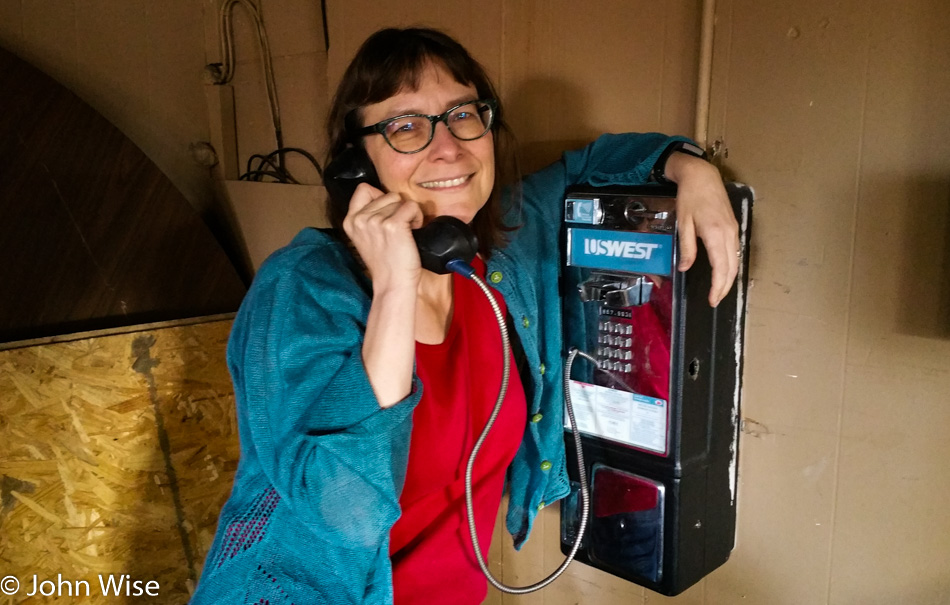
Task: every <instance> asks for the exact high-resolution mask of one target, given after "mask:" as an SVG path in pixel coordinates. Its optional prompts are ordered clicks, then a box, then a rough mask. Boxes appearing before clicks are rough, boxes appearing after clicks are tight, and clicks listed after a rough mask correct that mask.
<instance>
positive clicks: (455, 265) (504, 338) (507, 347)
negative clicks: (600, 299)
mask: <svg viewBox="0 0 950 605" xmlns="http://www.w3.org/2000/svg"><path fill="white" fill-rule="evenodd" d="M446 268H448V269H451V270H452V271H454V272H456V273H458V274H459V275H462V276H463V277H467V278H469V279H471V280H472V281H474V282H475V283H476V284H478V287H479V288H480V289H481V291H482V292H483V293H484V294H485V297H486V298H487V299H488V302H489V304H491V308H492V310H493V311H494V312H495V319H496V320H497V321H498V329H499V330H500V332H501V344H502V354H503V355H504V357H503V359H504V365H503V369H502V374H501V387H500V388H499V391H498V398H497V399H496V400H495V408H494V409H493V410H492V413H491V416H490V417H489V418H488V422H487V423H486V424H485V428H484V429H483V430H482V434H481V435H480V436H479V437H478V441H476V442H475V447H474V448H472V453H471V455H470V456H469V458H468V465H467V466H466V467H465V511H466V516H467V519H468V531H469V534H470V535H471V538H472V545H473V546H474V547H475V558H476V559H477V560H478V566H479V567H481V569H482V573H483V574H484V575H485V577H486V578H487V579H488V581H489V582H490V583H491V585H492V586H494V587H495V588H497V589H498V590H500V591H502V592H507V593H509V594H527V593H529V592H534V591H536V590H540V589H542V588H544V587H545V586H547V585H548V584H550V583H551V582H553V581H554V580H556V579H557V578H558V576H560V575H561V574H562V573H564V570H565V569H567V566H568V565H570V564H571V561H573V560H574V555H575V554H577V549H578V548H579V547H580V545H581V540H582V539H583V537H584V530H585V529H586V528H587V519H588V513H589V510H590V494H589V491H588V486H587V473H586V471H585V468H584V456H583V454H582V451H581V435H580V432H579V431H578V430H577V421H576V420H575V418H574V407H573V405H572V403H571V392H570V370H571V365H572V364H573V363H574V358H575V357H576V356H577V355H581V356H582V357H585V358H586V359H589V360H590V361H592V362H594V363H595V364H596V363H597V362H596V360H595V359H594V358H593V357H591V356H590V355H588V354H587V353H583V352H581V351H578V350H577V349H572V350H571V353H570V355H569V356H568V358H567V362H566V364H565V371H564V398H565V401H566V402H567V415H568V417H569V418H570V420H571V432H572V433H573V435H574V444H575V446H576V448H577V466H578V473H579V475H580V483H581V522H580V526H579V527H578V530H577V538H575V540H574V545H573V546H572V547H571V552H570V553H569V554H568V555H567V558H566V559H564V562H563V563H561V566H560V567H558V568H557V569H556V570H555V571H554V573H552V574H551V575H549V576H548V577H547V578H545V579H543V580H541V581H540V582H536V583H535V584H531V585H530V586H524V587H517V586H508V585H507V584H502V583H501V582H499V581H498V580H496V579H495V577H494V576H493V575H492V574H491V571H489V570H488V565H486V564H485V560H484V559H483V558H482V550H481V547H480V546H479V544H478V534H477V532H476V531H475V508H474V505H473V504H472V469H473V468H474V467H475V459H476V457H477V456H478V451H479V450H480V449H481V447H482V444H483V443H484V442H485V439H486V438H487V437H488V432H489V431H491V428H492V425H493V424H494V423H495V419H496V418H497V417H498V413H499V412H500V411H501V404H502V402H503V401H504V400H505V393H507V392H508V378H509V376H510V372H511V362H510V357H511V343H510V341H509V339H508V326H507V325H506V324H505V318H504V316H503V315H502V313H501V308H500V307H499V306H498V302H497V301H496V300H495V297H494V296H492V294H491V291H490V290H489V289H488V285H487V284H486V283H485V282H484V281H483V280H482V279H481V278H480V277H479V276H478V275H476V274H475V270H474V269H473V268H472V267H471V266H470V265H468V264H467V263H464V262H462V261H455V260H453V261H449V262H448V263H447V264H446Z"/></svg>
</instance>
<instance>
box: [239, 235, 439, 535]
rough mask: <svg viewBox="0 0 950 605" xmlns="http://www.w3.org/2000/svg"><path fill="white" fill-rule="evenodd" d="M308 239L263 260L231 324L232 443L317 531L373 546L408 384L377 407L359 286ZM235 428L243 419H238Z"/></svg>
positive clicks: (401, 466) (398, 478)
mask: <svg viewBox="0 0 950 605" xmlns="http://www.w3.org/2000/svg"><path fill="white" fill-rule="evenodd" d="M315 251H316V252H319V249H318V248H313V247H302V248H297V249H290V250H288V251H285V252H284V253H283V254H282V256H281V257H280V258H276V259H271V261H269V263H268V264H265V266H264V267H262V270H261V272H260V273H259V274H258V276H257V279H255V282H254V284H253V286H252V288H251V291H250V292H249V294H248V296H247V298H246V299H245V302H244V304H243V305H242V308H241V311H240V312H239V314H238V318H237V319H236V320H235V326H234V329H233V331H232V336H231V341H230V343H229V346H228V358H229V367H230V369H231V372H232V376H233V378H234V383H235V393H236V396H237V399H238V402H237V403H238V411H239V414H240V415H242V416H243V417H244V422H246V430H242V435H241V437H242V441H244V440H245V439H249V441H250V443H247V444H245V443H242V449H243V450H245V451H247V450H248V448H253V451H254V454H255V456H256V457H257V459H258V460H259V462H260V465H261V467H262V469H263V472H264V473H265V474H266V475H267V477H268V479H269V480H270V482H271V483H272V484H273V486H274V487H275V488H276V489H277V491H278V492H279V493H280V495H281V497H282V501H283V502H286V503H287V504H288V505H289V506H290V507H291V509H292V510H293V512H294V514H295V516H296V517H297V518H298V520H299V521H300V522H301V523H303V524H304V525H305V526H307V527H308V528H310V529H311V530H312V531H313V533H314V535H316V536H318V537H319V538H320V539H321V540H323V541H325V542H328V543H331V544H337V545H340V546H344V547H347V548H366V549H373V550H375V549H378V548H379V547H380V546H381V545H383V544H385V543H386V539H387V538H388V534H389V530H390V528H391V526H392V524H393V523H394V522H395V521H396V519H397V518H398V516H399V504H398V494H399V492H400V490H401V489H402V485H403V482H404V479H405V468H406V461H407V457H408V444H409V432H410V428H411V413H412V410H413V408H414V406H415V405H416V403H418V401H419V398H420V396H421V387H419V385H418V384H416V383H414V386H413V392H412V393H411V394H410V395H409V396H408V397H406V399H405V400H403V401H401V402H399V403H398V404H396V405H395V406H393V407H391V408H386V409H383V408H380V407H379V404H378V402H377V400H376V397H375V396H374V394H373V390H372V387H371V386H370V384H369V379H368V378H367V375H366V371H365V369H364V367H363V362H362V355H361V348H362V341H363V333H364V330H365V321H366V316H367V313H368V310H369V297H368V295H367V294H366V293H365V292H364V291H363V290H362V289H361V288H360V287H358V279H357V277H356V276H354V275H352V274H349V273H348V271H346V270H345V265H344V264H343V263H340V262H338V260H339V259H338V258H337V257H336V256H334V255H332V254H331V255H328V254H320V253H315ZM242 429H244V427H242Z"/></svg>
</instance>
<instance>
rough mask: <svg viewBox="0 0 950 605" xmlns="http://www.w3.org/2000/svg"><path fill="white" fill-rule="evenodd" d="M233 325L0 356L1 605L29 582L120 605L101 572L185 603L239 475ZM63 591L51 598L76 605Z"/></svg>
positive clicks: (165, 330) (159, 330)
mask: <svg viewBox="0 0 950 605" xmlns="http://www.w3.org/2000/svg"><path fill="white" fill-rule="evenodd" d="M230 326H231V322H230V321H228V320H222V321H212V322H208V323H197V324H192V325H187V326H170V327H154V328H151V329H148V330H146V331H132V332H129V333H125V334H113V335H108V336H102V337H95V336H91V337H86V338H82V339H79V340H74V341H68V342H57V343H51V344H40V345H35V346H32V347H24V348H18V349H11V350H6V351H0V500H2V504H0V563H2V566H3V571H4V575H13V576H15V577H17V578H18V579H19V580H20V582H21V591H20V593H19V594H18V595H17V596H15V597H14V598H13V600H12V601H10V602H12V603H21V602H26V599H25V595H26V593H27V592H28V591H30V590H32V583H33V576H34V574H35V575H36V576H37V578H38V579H39V581H40V582H42V581H43V580H44V579H50V580H52V581H54V582H55V581H56V580H57V578H58V577H59V578H62V579H64V580H66V581H68V582H76V581H82V580H85V581H87V582H88V583H89V589H90V590H89V593H90V594H89V597H88V598H85V595H83V594H80V596H83V597H84V600H83V601H82V602H84V603H114V602H117V600H116V597H111V598H107V597H104V596H103V595H102V594H101V589H100V585H99V576H100V575H102V576H103V577H104V578H106V579H107V578H108V577H109V576H110V575H114V577H118V576H119V575H126V574H127V575H128V576H129V579H130V580H142V581H143V582H147V581H155V582H157V583H158V585H159V593H158V594H159V596H158V597H156V598H152V599H150V602H155V603H182V602H184V601H186V600H187V599H188V597H189V594H190V591H191V590H193V587H194V583H195V581H196V579H197V577H198V576H199V575H200V570H201V564H202V562H203V560H204V556H205V554H206V552H207V550H208V548H209V547H210V544H211V540H212V539H213V536H214V531H215V528H216V524H217V517H218V514H219V512H220V510H221V506H222V505H223V504H224V502H225V500H226V499H227V496H228V494H229V493H230V489H231V483H232V478H233V474H234V471H235V469H236V466H237V459H238V453H239V449H238V448H239V446H238V440H237V425H236V420H235V412H234V399H233V392H232V387H231V381H230V377H229V375H228V371H227V367H226V364H225V346H226V342H227V337H228V332H229V330H230ZM72 587H73V588H76V586H75V585H74V584H73V585H72ZM83 588H84V586H83V585H80V586H79V589H80V590H81V589H83ZM64 590H65V587H64V588H60V587H57V592H56V593H54V595H53V596H57V595H58V596H60V598H59V599H53V600H51V601H50V602H64V603H65V602H75V600H70V599H69V598H68V595H66V593H65V592H64ZM74 596H75V595H74ZM30 602H32V601H30ZM44 602H46V601H44Z"/></svg>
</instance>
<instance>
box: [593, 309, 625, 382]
mask: <svg viewBox="0 0 950 605" xmlns="http://www.w3.org/2000/svg"><path fill="white" fill-rule="evenodd" d="M632 334H633V326H632V325H630V324H629V323H625V322H622V321H615V320H613V319H611V320H604V319H601V320H600V323H599V324H598V334H597V344H599V345H603V346H600V347H598V348H597V357H598V358H599V365H600V367H601V369H604V370H610V371H613V372H622V373H624V374H629V373H631V372H632V371H633V364H632V363H630V362H631V360H632V359H633V350H632V347H633V338H632V336H631V335H632Z"/></svg>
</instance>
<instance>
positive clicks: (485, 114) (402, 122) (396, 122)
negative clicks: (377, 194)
mask: <svg viewBox="0 0 950 605" xmlns="http://www.w3.org/2000/svg"><path fill="white" fill-rule="evenodd" d="M497 107H498V101H496V100H495V99H482V100H479V101H466V102H465V103H461V104H459V105H456V106H455V107H453V108H452V109H449V110H448V111H446V112H445V113H443V114H442V115H438V116H430V115H425V114H407V115H404V116H396V117H394V118H388V119H386V120H383V121H382V122H377V123H376V124H372V125H370V126H366V127H363V128H359V129H356V130H355V131H353V135H355V136H357V137H364V136H366V135H369V134H381V135H383V138H384V139H386V142H387V143H389V146H390V147H392V148H393V149H395V150H396V151H398V152H399V153H418V152H420V151H422V150H423V149H425V148H426V147H428V146H429V143H431V142H432V137H433V135H434V133H435V125H436V124H438V123H439V122H444V123H445V125H446V126H447V127H448V129H449V132H451V133H452V136H454V137H455V138H456V139H459V140H461V141H474V140H475V139H478V138H481V137H483V136H485V134H487V133H488V131H489V130H491V127H492V123H493V122H494V120H495V109H496V108H497Z"/></svg>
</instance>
